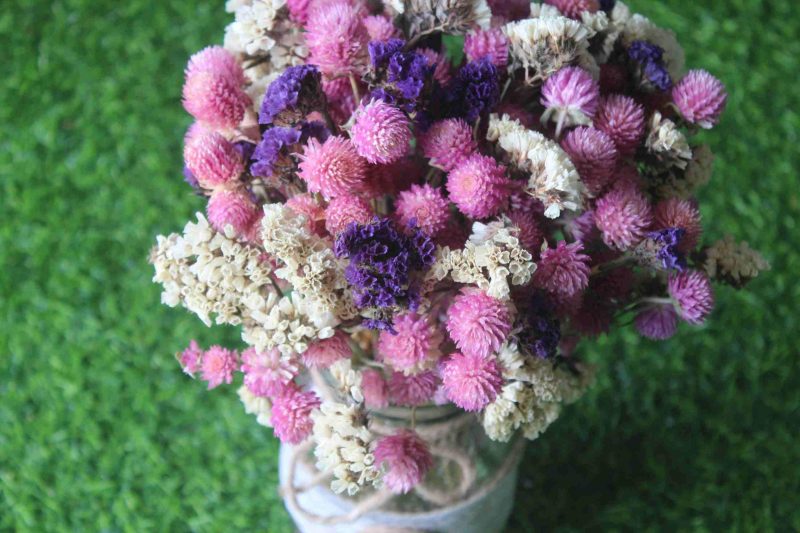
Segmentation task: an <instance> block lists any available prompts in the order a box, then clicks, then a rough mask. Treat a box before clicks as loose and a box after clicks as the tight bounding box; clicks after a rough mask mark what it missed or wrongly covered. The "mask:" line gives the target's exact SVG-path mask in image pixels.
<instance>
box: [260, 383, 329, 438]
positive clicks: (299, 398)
mask: <svg viewBox="0 0 800 533" xmlns="http://www.w3.org/2000/svg"><path fill="white" fill-rule="evenodd" d="M319 405H320V400H319V398H318V397H317V395H316V394H314V393H313V392H311V391H309V392H303V391H302V390H300V389H299V388H298V387H297V386H296V385H289V386H287V387H284V389H283V390H282V391H281V393H280V394H279V395H278V396H277V397H276V398H275V399H274V400H273V402H272V416H270V424H272V427H273V428H274V430H275V436H276V437H278V439H280V441H281V442H282V443H284V444H300V443H301V442H303V441H304V440H305V439H306V438H307V437H308V436H309V435H310V434H311V430H312V429H313V427H314V422H313V420H312V419H311V412H312V411H313V410H314V409H316V408H318V407H319Z"/></svg>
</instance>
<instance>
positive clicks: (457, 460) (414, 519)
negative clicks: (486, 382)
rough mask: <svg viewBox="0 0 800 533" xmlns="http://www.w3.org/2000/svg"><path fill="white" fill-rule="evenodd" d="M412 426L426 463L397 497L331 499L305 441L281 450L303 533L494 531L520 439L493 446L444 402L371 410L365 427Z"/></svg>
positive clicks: (501, 518)
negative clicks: (424, 447)
mask: <svg viewBox="0 0 800 533" xmlns="http://www.w3.org/2000/svg"><path fill="white" fill-rule="evenodd" d="M412 416H413V419H414V420H413V424H414V428H415V430H416V431H417V433H419V435H420V436H421V437H422V438H423V439H425V441H426V442H427V443H428V445H429V446H430V451H431V453H432V455H433V457H434V466H433V468H432V469H431V470H430V471H429V472H428V474H427V475H426V476H425V479H424V480H423V482H422V483H420V484H419V485H418V486H416V487H415V488H414V489H413V490H412V491H411V492H409V493H408V494H404V495H396V494H391V493H389V492H388V491H386V490H385V489H384V490H380V489H374V488H369V489H364V490H362V491H361V492H360V493H359V494H358V495H356V496H355V497H347V496H346V495H337V494H334V493H333V492H332V491H331V490H330V488H329V483H330V476H327V475H325V474H324V473H321V472H319V471H318V470H317V469H316V467H315V466H314V457H313V454H312V443H311V442H306V443H304V444H301V445H299V446H296V447H295V446H287V445H282V446H281V451H280V483H281V491H282V495H283V497H284V500H285V503H286V508H287V510H288V511H289V514H290V515H291V516H292V518H293V519H294V521H295V524H296V525H297V527H298V529H299V531H301V532H303V533H317V532H348V533H353V532H362V531H363V532H391V531H395V532H401V531H442V532H447V531H453V532H458V533H472V532H475V533H479V532H480V533H487V532H495V531H497V532H499V531H502V530H503V528H504V527H505V523H506V522H507V520H508V517H509V515H510V513H511V509H512V507H513V504H514V492H515V490H516V481H517V471H518V468H519V462H520V459H521V456H522V452H523V448H524V442H525V441H524V439H522V438H521V436H519V437H517V438H516V439H512V440H511V441H510V442H508V443H502V442H494V441H492V440H490V439H489V438H488V437H487V436H486V435H485V433H484V430H483V427H482V426H481V424H480V422H479V421H478V418H477V416H476V415H475V414H474V413H466V412H464V411H462V410H460V409H457V408H456V407H454V406H452V405H448V406H425V407H419V408H417V409H415V410H414V411H413V413H412V410H411V409H408V408H400V407H390V408H387V409H383V410H380V411H376V412H373V416H372V423H371V424H370V430H371V431H372V432H373V433H374V434H375V435H376V436H379V437H380V436H383V435H389V434H392V433H394V431H395V430H396V429H397V428H400V427H409V426H410V425H411V424H412Z"/></svg>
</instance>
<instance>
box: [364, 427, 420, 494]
mask: <svg viewBox="0 0 800 533" xmlns="http://www.w3.org/2000/svg"><path fill="white" fill-rule="evenodd" d="M375 462H376V463H378V464H381V463H386V466H387V471H386V474H384V476H383V481H384V483H385V484H386V486H387V487H388V488H389V490H391V491H392V492H395V493H397V494H405V493H407V492H409V491H410V490H411V489H413V488H414V487H415V486H416V485H417V484H419V483H420V482H421V481H422V479H423V478H424V477H425V474H427V473H428V470H430V469H431V468H432V467H433V456H432V455H431V452H430V451H429V450H428V445H427V444H426V443H425V441H424V440H422V439H421V438H420V436H419V435H418V434H417V433H416V432H415V431H414V430H412V429H401V430H399V431H398V432H397V433H395V434H394V435H390V436H387V437H382V438H381V439H380V440H379V441H378V444H377V445H376V446H375Z"/></svg>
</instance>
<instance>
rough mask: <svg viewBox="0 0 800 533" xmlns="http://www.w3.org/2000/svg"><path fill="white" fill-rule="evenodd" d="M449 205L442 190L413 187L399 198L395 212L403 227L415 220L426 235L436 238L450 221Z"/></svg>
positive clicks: (419, 186)
mask: <svg viewBox="0 0 800 533" xmlns="http://www.w3.org/2000/svg"><path fill="white" fill-rule="evenodd" d="M449 205H450V203H449V202H448V201H447V198H445V196H444V192H443V191H442V189H441V188H439V187H432V186H430V185H428V184H425V185H412V186H411V188H410V189H409V190H407V191H403V192H401V193H400V194H399V196H398V197H397V204H396V206H395V211H396V213H397V217H398V219H399V220H400V223H401V224H402V225H404V226H408V225H409V224H411V222H412V220H413V221H414V222H415V223H416V226H417V227H418V228H419V229H421V230H422V231H423V232H425V234H427V235H429V236H431V237H436V236H437V235H438V234H439V232H441V231H442V230H443V229H444V228H445V226H447V222H448V221H449V220H450V210H449V208H448V207H449Z"/></svg>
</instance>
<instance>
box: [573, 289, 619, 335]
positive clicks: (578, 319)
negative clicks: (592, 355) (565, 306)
mask: <svg viewBox="0 0 800 533" xmlns="http://www.w3.org/2000/svg"><path fill="white" fill-rule="evenodd" d="M613 321H614V307H613V306H612V305H610V304H609V303H608V302H605V301H602V300H600V299H598V298H597V297H595V296H593V295H590V294H587V295H586V297H585V298H584V299H583V301H582V303H581V306H580V308H579V309H578V310H577V311H576V312H575V313H574V314H573V315H572V316H571V323H572V326H573V327H574V328H575V331H577V332H578V333H580V334H581V335H584V336H586V337H590V338H596V337H599V336H600V335H602V334H604V333H608V332H609V331H610V330H611V324H612V323H613Z"/></svg>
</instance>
